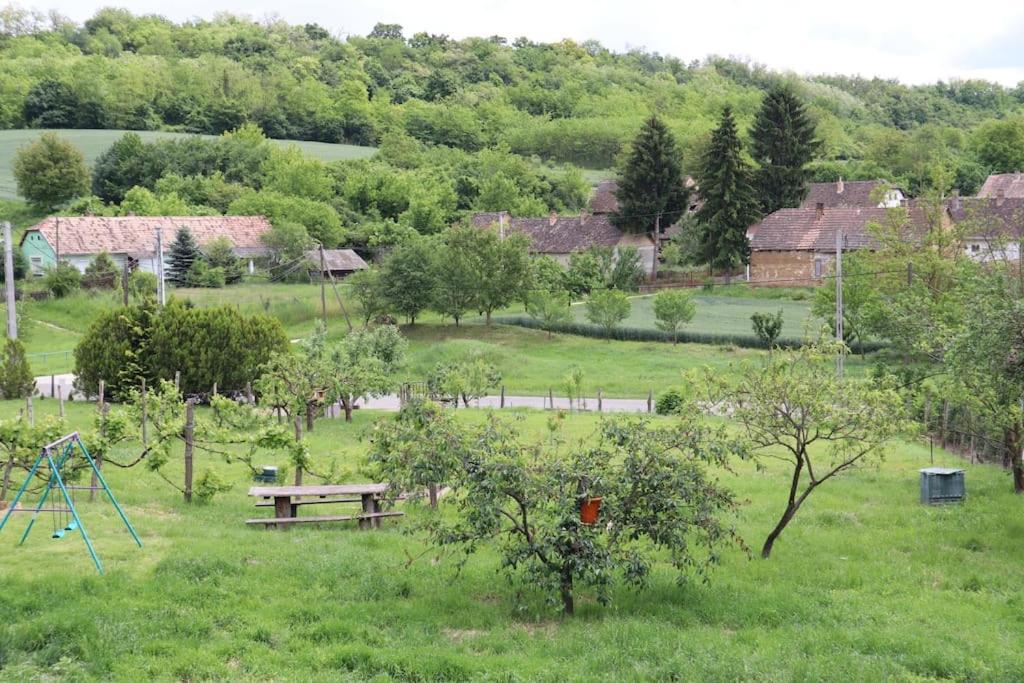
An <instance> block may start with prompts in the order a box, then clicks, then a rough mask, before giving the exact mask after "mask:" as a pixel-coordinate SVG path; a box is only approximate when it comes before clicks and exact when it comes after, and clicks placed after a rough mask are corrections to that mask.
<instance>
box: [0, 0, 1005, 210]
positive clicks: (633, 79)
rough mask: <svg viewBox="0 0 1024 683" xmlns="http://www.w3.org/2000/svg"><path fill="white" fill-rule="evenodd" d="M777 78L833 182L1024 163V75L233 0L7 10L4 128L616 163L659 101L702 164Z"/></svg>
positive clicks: (961, 180) (1, 84) (2, 21)
mask: <svg viewBox="0 0 1024 683" xmlns="http://www.w3.org/2000/svg"><path fill="white" fill-rule="evenodd" d="M858 70H859V69H858V65H857V64H850V65H849V71H850V72H851V73H856V72H857V71H858ZM780 79H782V80H787V81H791V82H792V84H793V86H794V88H795V90H796V91H797V92H798V93H799V94H800V95H801V96H802V97H803V98H804V99H805V100H806V101H807V102H808V104H809V106H810V111H811V113H812V115H813V117H814V119H815V122H816V123H817V130H818V136H819V137H820V139H821V140H822V142H823V145H822V146H821V148H820V155H821V158H820V160H818V161H817V162H816V175H817V177H818V178H819V179H828V178H832V177H838V176H839V175H840V174H842V175H843V176H844V177H847V178H862V177H863V178H867V177H877V176H885V177H887V178H889V179H890V180H893V181H895V182H899V183H901V184H903V185H904V186H906V187H908V189H910V190H911V191H913V190H914V189H915V188H916V187H917V186H918V185H919V184H920V183H921V182H922V179H923V177H924V175H925V174H926V173H927V172H928V171H926V170H925V169H927V168H929V167H931V166H934V164H935V163H936V162H938V163H940V164H942V165H944V166H946V168H947V169H948V170H949V171H950V173H951V174H952V175H953V177H955V178H956V183H957V185H958V186H959V187H960V189H961V191H964V192H971V191H973V190H974V189H975V188H976V187H977V185H978V184H979V183H980V181H981V179H983V177H984V176H985V174H986V173H988V172H990V171H1009V170H1016V169H1018V168H1021V167H1024V114H1022V113H1021V112H1022V111H1024V104H1022V103H1024V84H1021V85H1018V86H1017V87H1016V88H1015V89H1008V88H1004V87H1002V86H1000V85H998V84H994V83H988V82H982V81H965V82H952V83H937V84H934V85H925V86H915V87H908V86H905V85H901V84H899V83H897V82H895V81H888V80H880V79H863V78H859V77H846V76H821V77H817V76H814V77H799V76H795V75H792V74H780V73H775V72H771V71H769V70H767V69H765V68H762V67H760V66H757V65H755V64H749V63H744V62H741V61H736V60H730V59H723V58H717V57H708V58H707V59H704V60H702V61H700V62H694V63H684V62H682V61H680V60H679V59H676V58H673V57H671V56H666V55H659V54H656V53H654V54H652V53H648V52H644V51H641V50H634V51H630V52H627V53H625V54H618V53H614V52H612V51H610V50H608V49H606V48H604V47H603V46H601V45H600V44H598V43H596V42H590V41H588V42H583V43H576V42H573V41H568V40H567V41H563V42H560V43H553V44H542V43H535V42H532V41H531V40H529V39H528V38H522V37H515V36H505V37H502V36H491V37H480V38H467V39H464V40H453V39H450V38H448V37H447V36H444V35H428V34H424V33H417V34H415V35H410V36H407V35H404V34H403V32H402V28H401V27H400V26H397V25H378V26H377V27H375V28H374V30H373V31H372V32H371V33H370V34H369V35H368V36H367V37H348V38H346V39H340V38H338V37H336V36H334V35H332V33H331V31H330V30H328V29H327V28H324V27H322V26H319V25H316V24H306V25H303V26H293V25H289V24H286V23H283V22H280V21H276V22H265V23H264V22H254V21H252V20H249V19H245V18H240V17H234V16H227V15H220V16H217V17H216V18H215V19H213V20H210V21H195V22H188V23H184V24H175V23H172V22H170V21H167V20H165V19H163V18H160V17H157V16H135V15H133V14H131V13H130V12H128V11H126V10H114V9H105V10H102V11H100V12H98V13H97V14H96V15H95V16H94V17H93V18H91V19H89V20H88V21H86V22H85V23H84V24H83V25H77V24H75V23H73V22H71V21H69V20H66V19H62V18H60V17H55V16H51V15H47V16H43V15H41V14H36V13H33V12H30V11H27V10H18V9H12V8H8V9H6V10H3V12H2V13H0V127H3V128H23V127H40V128H42V127H47V128H129V129H138V130H157V129H162V130H174V131H188V132H196V133H212V134H219V133H222V132H224V131H229V130H233V129H235V128H237V127H238V126H239V125H241V124H243V123H246V122H252V123H256V124H258V125H259V126H260V127H261V128H262V129H263V130H264V131H265V133H266V134H267V135H268V136H269V137H272V138H293V139H301V140H317V141H323V142H347V143H353V144H364V145H384V146H387V145H388V144H389V142H390V143H391V145H392V146H400V145H401V144H402V143H403V142H404V141H407V140H410V139H411V140H415V141H419V142H421V143H425V144H428V145H444V146H448V147H452V148H457V149H459V150H464V151H467V152H476V151H479V150H481V149H485V148H489V147H494V146H496V145H507V147H508V149H509V150H510V151H511V152H513V153H515V154H519V155H525V156H536V157H539V158H540V159H541V160H543V161H555V162H569V163H572V164H576V165H579V166H583V167H589V168H608V167H611V166H613V165H614V163H615V161H616V158H617V155H618V154H619V152H620V150H621V149H622V147H623V144H624V143H625V142H626V141H628V140H629V139H631V137H632V136H633V135H635V133H636V131H637V129H638V127H639V124H640V122H641V120H642V118H643V117H644V116H645V115H646V114H648V113H650V112H651V111H652V110H653V111H656V112H658V113H659V115H660V116H661V118H662V119H663V120H665V121H666V122H667V124H668V125H669V127H670V129H671V130H672V132H673V133H674V134H675V135H676V137H677V139H678V140H679V141H680V142H681V144H682V147H683V149H684V151H685V152H688V154H686V157H687V158H686V160H685V163H687V164H692V163H693V160H694V159H695V158H696V155H695V154H694V153H693V152H694V151H695V150H696V149H699V148H700V146H701V145H702V143H703V141H704V140H705V138H706V136H707V133H708V132H709V131H710V130H711V128H712V127H713V126H714V123H715V121H716V119H717V116H718V115H719V114H720V112H721V109H722V107H723V106H724V105H726V104H728V105H731V106H732V108H733V110H734V113H735V116H736V119H737V122H738V125H739V128H740V130H741V131H745V130H746V129H747V128H748V127H749V125H750V123H751V121H752V118H753V115H754V113H755V112H756V110H757V107H758V105H759V103H760V100H761V97H762V93H763V90H764V89H765V88H767V87H768V86H770V85H771V84H773V83H775V82H777V81H779V80H780Z"/></svg>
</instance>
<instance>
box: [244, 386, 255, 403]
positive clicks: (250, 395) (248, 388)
mask: <svg viewBox="0 0 1024 683" xmlns="http://www.w3.org/2000/svg"><path fill="white" fill-rule="evenodd" d="M245 400H246V401H248V402H249V404H250V405H251V404H253V403H256V397H255V396H253V393H252V382H246V383H245Z"/></svg>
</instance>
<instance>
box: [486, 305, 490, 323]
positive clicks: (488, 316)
mask: <svg viewBox="0 0 1024 683" xmlns="http://www.w3.org/2000/svg"><path fill="white" fill-rule="evenodd" d="M486 319H487V327H490V326H491V311H490V310H489V309H488V311H487V318H486Z"/></svg>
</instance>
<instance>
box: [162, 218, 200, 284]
mask: <svg viewBox="0 0 1024 683" xmlns="http://www.w3.org/2000/svg"><path fill="white" fill-rule="evenodd" d="M202 257H203V255H202V252H200V251H199V244H197V243H196V239H195V238H194V237H192V233H191V232H190V231H189V229H188V228H181V229H180V230H178V234H177V235H175V237H174V242H172V243H171V249H170V252H169V253H168V255H167V264H168V266H167V279H168V280H170V281H171V282H172V283H174V284H175V285H178V286H179V287H184V286H185V285H187V284H188V283H189V273H190V272H191V270H192V265H193V264H194V263H195V262H196V261H197V260H198V259H201V258H202Z"/></svg>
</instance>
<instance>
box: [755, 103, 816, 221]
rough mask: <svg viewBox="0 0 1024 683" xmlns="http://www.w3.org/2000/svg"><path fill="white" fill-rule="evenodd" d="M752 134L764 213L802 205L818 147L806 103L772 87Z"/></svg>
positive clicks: (758, 113)
mask: <svg viewBox="0 0 1024 683" xmlns="http://www.w3.org/2000/svg"><path fill="white" fill-rule="evenodd" d="M750 135H751V148H750V153H751V156H753V157H754V160H755V161H757V163H758V164H759V165H760V168H759V169H758V171H757V187H758V191H759V193H760V198H761V210H762V211H763V212H764V213H765V214H769V213H771V212H773V211H777V210H778V209H781V208H784V207H795V206H799V205H800V202H802V201H803V199H804V196H806V194H807V178H808V175H809V173H808V171H807V164H808V162H810V161H811V160H812V159H813V158H814V154H815V152H816V151H817V149H818V146H819V142H818V140H816V139H815V137H814V135H815V130H814V122H813V121H811V119H810V118H809V117H808V116H807V109H806V108H805V107H804V104H803V102H801V101H800V100H799V98H797V96H796V95H795V94H794V93H793V91H792V90H791V89H790V88H789V87H788V86H785V85H781V86H777V87H775V88H773V89H772V90H770V91H769V92H768V94H766V95H765V97H764V101H763V102H762V103H761V109H760V110H759V111H758V112H757V118H756V119H755V121H754V127H753V129H752V130H751V131H750Z"/></svg>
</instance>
